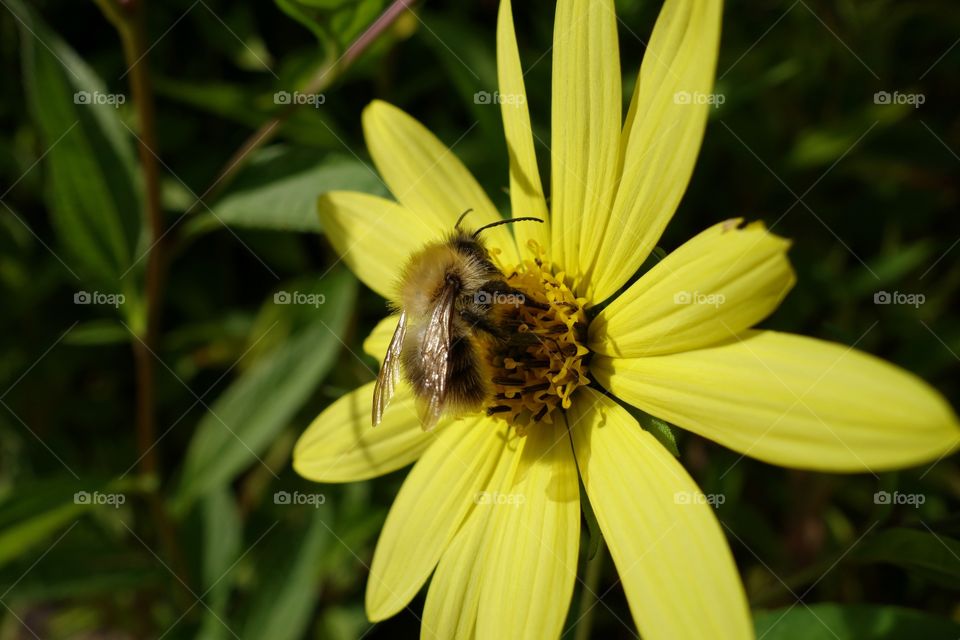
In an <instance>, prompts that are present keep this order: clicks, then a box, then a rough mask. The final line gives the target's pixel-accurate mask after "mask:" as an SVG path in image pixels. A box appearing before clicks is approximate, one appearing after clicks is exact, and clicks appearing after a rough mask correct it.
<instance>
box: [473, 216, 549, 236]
mask: <svg viewBox="0 0 960 640" xmlns="http://www.w3.org/2000/svg"><path fill="white" fill-rule="evenodd" d="M461 217H462V216H461ZM514 222H543V220H541V219H540V218H533V217H526V218H510V219H509V220H498V221H496V222H491V223H490V224H485V225H483V226H482V227H480V228H479V229H477V230H476V231H474V232H473V237H474V238H476V237H477V236H478V235H480V232H481V231H484V230H486V229H489V228H491V227H499V226H500V225H502V224H513V223H514Z"/></svg>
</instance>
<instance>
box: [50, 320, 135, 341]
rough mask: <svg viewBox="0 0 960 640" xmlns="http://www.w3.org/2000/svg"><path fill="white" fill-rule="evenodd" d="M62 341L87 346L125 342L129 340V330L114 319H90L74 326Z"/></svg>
mask: <svg viewBox="0 0 960 640" xmlns="http://www.w3.org/2000/svg"><path fill="white" fill-rule="evenodd" d="M63 342H64V343H65V344H72V345H77V346H87V347H89V346H103V345H108V344H125V343H128V342H130V331H129V330H128V329H127V328H126V327H124V326H123V325H122V324H120V323H119V322H117V321H116V320H91V321H90V322H83V323H80V324H78V325H77V326H75V327H74V328H73V330H71V331H70V333H68V334H67V336H66V337H65V338H64V339H63Z"/></svg>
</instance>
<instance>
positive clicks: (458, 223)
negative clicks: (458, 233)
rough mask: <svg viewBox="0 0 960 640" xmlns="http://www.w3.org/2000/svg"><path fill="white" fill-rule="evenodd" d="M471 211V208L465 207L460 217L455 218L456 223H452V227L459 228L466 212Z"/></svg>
mask: <svg viewBox="0 0 960 640" xmlns="http://www.w3.org/2000/svg"><path fill="white" fill-rule="evenodd" d="M471 211H473V209H467V210H466V211H464V212H463V213H461V214H460V217H459V218H457V224H455V225H453V228H454V229H459V228H460V223H461V222H463V219H464V218H466V217H467V214H468V213H470V212H471Z"/></svg>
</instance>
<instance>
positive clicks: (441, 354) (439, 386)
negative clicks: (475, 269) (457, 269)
mask: <svg viewBox="0 0 960 640" xmlns="http://www.w3.org/2000/svg"><path fill="white" fill-rule="evenodd" d="M457 290H458V287H457V286H456V285H454V284H452V283H451V284H447V285H446V286H445V287H444V289H443V292H442V293H441V294H440V300H439V301H438V302H437V306H435V307H434V309H433V313H432V314H431V315H430V323H429V324H428V325H427V328H426V331H424V333H423V340H422V342H421V343H420V361H421V363H422V365H423V371H424V391H425V395H426V398H424V400H425V401H426V402H425V404H424V406H423V407H422V408H421V415H420V419H421V422H422V423H423V429H424V431H429V430H430V429H432V428H433V427H435V426H436V424H437V421H438V420H439V419H440V414H441V413H443V404H444V400H445V399H446V396H447V387H448V386H449V384H450V351H451V349H452V347H453V343H452V341H453V337H452V336H453V332H452V330H451V324H452V322H453V307H454V301H455V300H456V296H457Z"/></svg>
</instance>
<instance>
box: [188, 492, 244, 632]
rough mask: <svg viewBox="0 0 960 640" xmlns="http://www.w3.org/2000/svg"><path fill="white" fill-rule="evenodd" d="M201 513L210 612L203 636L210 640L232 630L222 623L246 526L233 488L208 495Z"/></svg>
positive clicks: (205, 575)
mask: <svg viewBox="0 0 960 640" xmlns="http://www.w3.org/2000/svg"><path fill="white" fill-rule="evenodd" d="M200 510H201V513H202V516H203V558H202V566H201V571H202V573H201V578H202V580H203V592H204V593H206V594H207V596H206V598H205V600H206V601H207V606H208V607H209V609H207V610H205V612H204V617H203V626H202V628H201V631H200V634H199V635H200V637H202V638H207V639H208V640H214V639H216V638H228V637H230V631H229V629H227V627H225V626H224V625H223V623H222V622H221V620H225V619H226V615H225V610H226V607H227V602H228V600H229V597H230V588H231V586H232V585H233V580H232V576H230V575H229V574H230V573H232V572H233V570H234V568H235V565H236V563H237V560H238V559H239V558H240V557H241V544H242V542H243V540H242V537H243V524H242V523H241V521H240V511H239V509H238V507H237V503H236V501H235V500H234V498H233V493H232V492H231V491H230V488H229V487H219V488H217V489H216V490H214V491H211V492H210V493H208V494H207V495H206V496H205V497H204V498H203V501H202V503H201V509H200Z"/></svg>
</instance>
